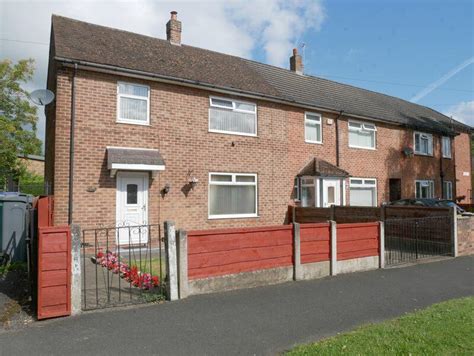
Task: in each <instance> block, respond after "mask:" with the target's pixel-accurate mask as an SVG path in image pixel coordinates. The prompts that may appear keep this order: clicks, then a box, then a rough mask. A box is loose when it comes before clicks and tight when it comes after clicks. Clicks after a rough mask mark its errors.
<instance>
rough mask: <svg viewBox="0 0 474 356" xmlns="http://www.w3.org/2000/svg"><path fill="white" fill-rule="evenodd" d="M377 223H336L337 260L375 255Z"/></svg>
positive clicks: (377, 240)
mask: <svg viewBox="0 0 474 356" xmlns="http://www.w3.org/2000/svg"><path fill="white" fill-rule="evenodd" d="M378 254H379V223H378V222H372V223H355V224H337V260H338V261H341V260H349V259H352V258H360V257H369V256H377V255H378Z"/></svg>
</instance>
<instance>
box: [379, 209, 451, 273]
mask: <svg viewBox="0 0 474 356" xmlns="http://www.w3.org/2000/svg"><path fill="white" fill-rule="evenodd" d="M453 219H454V214H449V215H440V216H425V217H401V218H388V219H386V220H385V263H386V264H387V265H396V264H401V263H408V262H415V261H417V260H420V259H426V258H433V257H439V256H453V254H454V250H453V246H454V244H453V239H454V237H453V224H454V222H453Z"/></svg>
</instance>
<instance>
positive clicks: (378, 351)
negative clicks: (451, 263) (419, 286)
mask: <svg viewBox="0 0 474 356" xmlns="http://www.w3.org/2000/svg"><path fill="white" fill-rule="evenodd" d="M340 354H347V355H474V297H469V298H462V299H455V300H451V301H448V302H443V303H439V304H435V305H432V306H431V307H429V308H427V309H424V310H421V311H417V312H414V313H410V314H406V315H405V316H403V317H400V318H398V319H394V320H390V321H386V322H383V323H380V324H371V325H366V326H362V327H359V328H357V329H355V330H354V331H352V332H349V333H346V334H341V335H338V336H335V337H332V338H329V339H325V340H321V341H319V342H317V343H314V344H308V345H302V346H298V347H296V348H294V349H293V350H291V351H290V352H289V353H287V355H290V356H297V355H298V356H300V355H340Z"/></svg>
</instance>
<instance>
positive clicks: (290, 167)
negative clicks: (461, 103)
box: [46, 69, 453, 229]
mask: <svg viewBox="0 0 474 356" xmlns="http://www.w3.org/2000/svg"><path fill="white" fill-rule="evenodd" d="M117 80H126V81H129V82H135V83H146V84H147V85H149V86H150V87H151V100H150V105H151V119H150V126H138V125H130V124H121V123H116V91H117V89H116V85H117ZM70 93H71V70H69V69H61V70H59V71H58V73H57V93H56V94H57V96H56V107H55V110H54V113H53V114H54V115H55V121H54V125H53V124H51V125H50V126H48V128H47V131H48V134H47V137H48V142H47V154H46V159H47V160H48V163H47V168H46V172H47V177H48V180H50V181H53V178H54V194H55V212H54V214H55V216H54V218H55V223H57V224H64V223H66V222H67V216H68V179H69V178H68V175H69V172H68V167H69V129H70V126H69V122H70V105H71V102H70ZM210 94H211V93H210V92H208V91H205V90H199V89H193V88H187V87H181V86H176V85H170V84H164V83H158V82H151V81H148V82H145V81H141V80H134V79H127V78H122V77H118V76H113V75H107V74H99V73H93V72H86V71H78V73H77V81H76V95H77V97H76V100H77V104H76V135H75V173H74V213H73V221H74V222H76V223H78V224H80V225H81V226H82V227H84V228H86V227H94V226H98V225H106V226H110V225H114V224H115V217H116V207H115V199H116V179H115V178H111V177H110V172H109V170H108V169H107V162H106V146H121V147H140V148H158V149H159V150H160V153H161V154H162V156H163V158H164V160H165V163H166V170H165V171H163V172H160V173H159V174H158V175H157V176H156V177H155V178H154V179H150V187H149V199H148V201H149V222H150V223H161V222H163V221H164V220H167V219H171V220H174V221H175V222H176V224H177V226H180V227H184V228H186V229H209V228H220V227H242V226H264V225H273V224H282V223H284V222H285V220H286V213H287V205H288V203H291V198H292V190H293V180H294V177H295V175H296V174H297V173H298V172H299V171H300V170H301V168H302V167H303V166H304V165H305V164H306V163H307V162H308V161H309V160H310V159H311V158H313V157H314V156H316V157H319V158H321V159H325V160H327V161H329V162H331V163H333V164H335V163H336V148H335V124H334V123H333V124H332V125H331V124H328V123H327V119H328V118H333V119H334V118H335V117H336V116H335V115H331V114H323V125H322V126H323V144H321V145H319V144H308V143H305V142H304V110H303V109H298V108H295V107H290V106H286V105H282V104H276V103H270V102H265V101H259V100H254V102H256V103H257V107H258V137H245V136H235V135H225V134H218V133H209V132H208V108H209V95H210ZM53 114H51V115H53ZM339 124H340V141H341V142H340V154H341V167H342V168H343V169H346V170H348V171H349V173H350V174H351V175H353V176H360V177H375V178H377V180H378V201H379V203H380V202H382V201H386V200H388V179H389V178H402V186H403V192H402V194H403V196H405V197H407V196H412V195H413V194H414V193H413V191H414V179H415V178H418V179H434V180H435V182H436V186H435V190H436V194H437V195H439V194H440V190H441V188H440V184H441V183H440V179H439V171H440V167H439V151H440V147H439V146H440V145H439V140H438V138H435V149H434V152H435V157H434V158H433V157H421V156H415V157H413V158H404V157H403V156H402V155H401V153H400V152H401V150H402V148H403V147H404V146H406V145H408V146H412V145H413V143H412V136H413V135H412V131H410V130H405V129H401V128H398V127H395V126H387V125H384V124H377V129H378V131H377V150H361V149H353V148H349V147H348V142H347V122H346V118H344V117H343V118H342V119H341V120H340V123H339ZM444 161H445V163H444V164H443V165H444V166H445V167H444V170H445V175H446V177H447V178H446V179H448V178H449V179H453V178H452V177H453V168H452V160H444ZM51 167H54V177H51V174H52V173H48V172H51V171H52V168H51ZM190 170H192V171H193V175H194V176H196V177H197V178H198V179H199V183H198V184H197V186H196V187H195V188H194V189H193V190H191V191H189V192H188V191H186V190H185V189H184V188H185V186H186V184H187V174H188V172H189V171H190ZM209 172H235V173H257V174H258V215H259V217H257V218H245V219H219V220H208V174H209ZM167 183H169V184H170V185H171V191H170V193H169V194H167V195H166V196H165V197H162V196H161V195H160V190H161V189H162V188H163V187H164V186H165V184H167ZM88 187H94V188H96V190H95V192H93V193H90V192H87V190H88ZM347 188H348V184H347ZM348 194H349V193H348V189H347V202H348V201H349V200H348Z"/></svg>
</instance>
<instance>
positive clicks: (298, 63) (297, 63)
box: [290, 48, 303, 74]
mask: <svg viewBox="0 0 474 356" xmlns="http://www.w3.org/2000/svg"><path fill="white" fill-rule="evenodd" d="M290 69H291V70H292V71H293V72H296V73H298V74H303V59H302V58H301V56H300V55H299V54H298V49H296V48H293V55H292V56H291V57H290Z"/></svg>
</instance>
